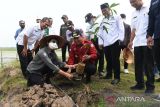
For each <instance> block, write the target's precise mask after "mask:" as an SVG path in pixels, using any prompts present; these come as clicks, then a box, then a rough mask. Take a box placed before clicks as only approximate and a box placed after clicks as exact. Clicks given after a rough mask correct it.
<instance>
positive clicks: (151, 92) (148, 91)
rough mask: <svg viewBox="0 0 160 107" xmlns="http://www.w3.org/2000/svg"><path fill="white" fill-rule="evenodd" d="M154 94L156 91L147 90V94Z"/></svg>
mask: <svg viewBox="0 0 160 107" xmlns="http://www.w3.org/2000/svg"><path fill="white" fill-rule="evenodd" d="M153 93H154V89H146V90H145V94H153Z"/></svg>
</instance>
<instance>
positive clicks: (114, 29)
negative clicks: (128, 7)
mask: <svg viewBox="0 0 160 107" xmlns="http://www.w3.org/2000/svg"><path fill="white" fill-rule="evenodd" d="M107 23H108V24H107ZM104 27H105V28H108V32H106V30H105V29H104ZM97 35H98V44H99V45H103V46H104V47H105V46H110V45H112V44H114V43H115V42H116V41H117V40H121V41H123V39H124V25H123V21H122V19H121V17H120V16H110V17H109V19H107V18H104V19H103V20H102V22H101V24H100V28H99V31H98V33H97Z"/></svg>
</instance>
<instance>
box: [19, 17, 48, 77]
mask: <svg viewBox="0 0 160 107" xmlns="http://www.w3.org/2000/svg"><path fill="white" fill-rule="evenodd" d="M49 23H50V20H49V19H48V18H47V17H44V18H43V19H42V20H41V21H40V23H39V25H38V26H32V27H30V28H28V29H26V30H25V31H23V32H21V33H20V34H19V35H18V37H17V39H16V41H17V51H18V55H19V60H20V65H21V70H22V73H23V76H24V77H25V78H26V77H27V74H26V68H27V66H28V64H29V62H30V61H31V60H32V58H33V57H32V54H33V53H34V51H35V49H36V48H37V47H38V45H39V41H40V39H41V38H42V37H43V35H44V29H45V28H47V27H48V26H49ZM33 45H34V46H33Z"/></svg>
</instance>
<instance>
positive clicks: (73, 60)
mask: <svg viewBox="0 0 160 107" xmlns="http://www.w3.org/2000/svg"><path fill="white" fill-rule="evenodd" d="M86 44H87V45H88V46H87V45H86ZM84 55H90V56H91V58H90V59H89V62H91V63H94V62H95V60H96V58H97V51H96V48H95V46H94V45H93V43H92V42H91V41H88V40H84V41H83V42H82V45H77V44H76V43H74V42H73V43H72V45H71V48H70V52H69V59H68V64H69V65H73V64H77V63H78V62H81V61H82V58H83V56H84Z"/></svg>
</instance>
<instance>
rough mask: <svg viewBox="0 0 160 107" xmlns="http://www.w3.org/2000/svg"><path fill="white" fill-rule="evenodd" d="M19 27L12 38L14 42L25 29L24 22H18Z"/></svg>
mask: <svg viewBox="0 0 160 107" xmlns="http://www.w3.org/2000/svg"><path fill="white" fill-rule="evenodd" d="M19 26H20V28H19V29H17V31H16V34H15V36H14V39H15V40H16V38H17V37H18V35H19V34H20V33H21V32H22V30H23V29H24V28H25V21H23V20H20V21H19Z"/></svg>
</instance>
